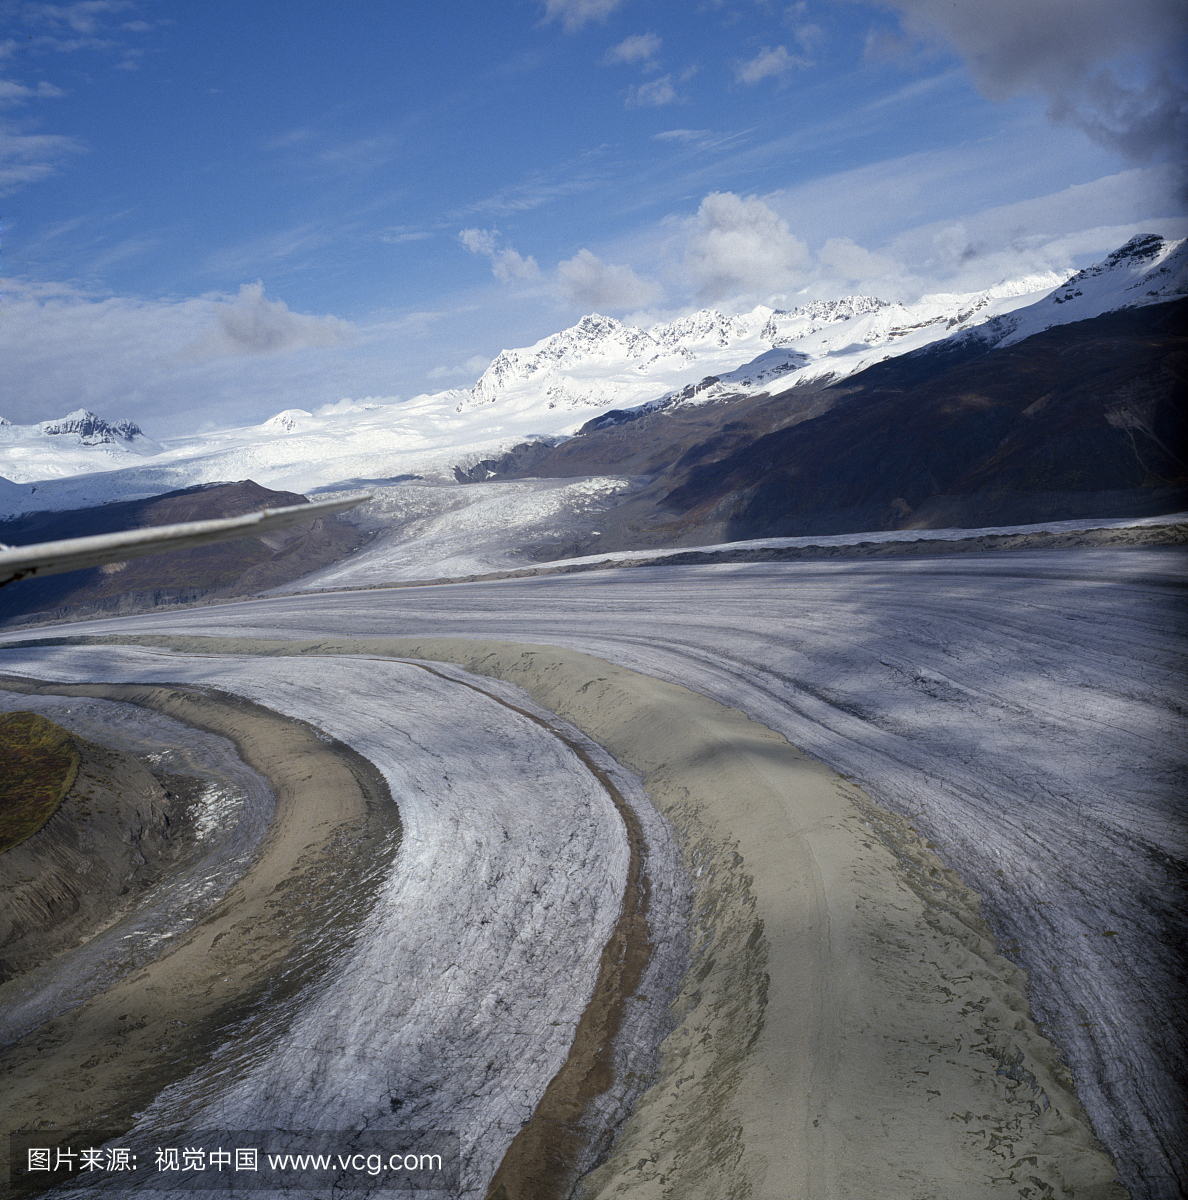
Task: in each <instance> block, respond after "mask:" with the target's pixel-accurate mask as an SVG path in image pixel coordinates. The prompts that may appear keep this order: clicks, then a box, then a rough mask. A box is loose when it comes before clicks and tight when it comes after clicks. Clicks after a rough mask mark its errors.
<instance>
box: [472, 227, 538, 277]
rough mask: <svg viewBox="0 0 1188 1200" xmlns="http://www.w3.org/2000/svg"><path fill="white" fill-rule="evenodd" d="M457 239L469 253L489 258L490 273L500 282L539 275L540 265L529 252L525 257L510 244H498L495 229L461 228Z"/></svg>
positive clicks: (497, 232) (497, 233) (497, 234)
mask: <svg viewBox="0 0 1188 1200" xmlns="http://www.w3.org/2000/svg"><path fill="white" fill-rule="evenodd" d="M458 241H459V242H461V243H462V245H463V246H465V247H466V249H467V250H469V251H470V253H471V254H481V255H483V256H485V257H486V258H489V259H490V260H491V274H492V275H494V276H495V278H496V279H498V280H500V282H502V283H510V282H511V281H512V280H513V279H536V278H538V277H539V276H540V267H539V266H537V264H536V259H535V258H533V257H532V255H531V254H530V255H528V257H527V258H525V257H523V256H522V255H521V254H520V252H519V251H518V250H513V249H512V247H511V246H502V247H501V246H500V245H499V231H498V230H497V229H463V230H461V231H460V232H459V234H458Z"/></svg>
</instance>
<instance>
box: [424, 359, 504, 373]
mask: <svg viewBox="0 0 1188 1200" xmlns="http://www.w3.org/2000/svg"><path fill="white" fill-rule="evenodd" d="M490 365H491V360H490V359H489V358H483V356H482V355H481V354H472V355H471V356H470V357H469V358H468V359H467V360H466V361H465V362H464V363H458V364H457V365H456V366H453V367H434V368H432V370H429V371H426V372H425V377H426V378H427V379H477V378H478V377H479V376H480V375H481V374H482V373H483V372H484V371H485V370H486V369H487V368H488V367H489V366H490Z"/></svg>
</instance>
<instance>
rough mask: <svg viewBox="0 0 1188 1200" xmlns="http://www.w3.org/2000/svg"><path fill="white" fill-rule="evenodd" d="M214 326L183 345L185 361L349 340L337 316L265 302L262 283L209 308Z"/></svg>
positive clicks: (345, 325)
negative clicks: (311, 313)
mask: <svg viewBox="0 0 1188 1200" xmlns="http://www.w3.org/2000/svg"><path fill="white" fill-rule="evenodd" d="M212 315H213V316H214V318H215V322H216V326H215V328H214V329H212V330H211V331H210V332H209V333H208V334H207V335H206V336H205V337H202V338H200V339H198V340H197V341H195V342H193V343H192V344H191V345H189V346H187V347H186V348H185V349H184V350H183V351H182V354H183V356H184V357H187V358H214V357H218V356H221V355H228V354H230V355H240V354H279V353H280V352H281V351H284V350H295V349H298V348H300V347H304V346H335V345H339V344H341V343H343V342H348V341H350V340H351V337H352V334H353V330H352V328H351V326H350V325H349V324H348V323H347V322H346V321H343V320H341V319H340V318H338V317H310V316H306V315H305V314H304V313H295V312H291V311H290V310H289V306H288V305H287V304H286V303H285V302H284V301H283V300H269V299H267V298H266V297H265V295H264V285H263V284H262V283H259V282H257V283H245V284H244V285H243V286H242V287H241V288H240V289H239V295H238V296H235V297H234V298H231V297H220V298H218V299H217V300H216V301H215V303H214V305H213V314H212Z"/></svg>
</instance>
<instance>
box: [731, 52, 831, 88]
mask: <svg viewBox="0 0 1188 1200" xmlns="http://www.w3.org/2000/svg"><path fill="white" fill-rule="evenodd" d="M809 66H812V63H810V62H809V61H808V59H806V58H802V57H801V56H800V55H798V54H789V53H788V51H787V49H786V48H785V47H784V46H777V47H776V48H775V49H774V50H773V49H771V47H769V46H764V47H763V49H762V50H760V51H759V53H758V54H756V55H755V57H754V58H752V59H749V60H748V61H747V62H740V63H736V64H735V68H734V75H735V78H736V79H737V80H738V81H739V83H758V82H759V81H760V80H761V79H768V78H770V77H775V78H780V77H781V76H783V75H786V74H787V73H788V72H789V71H791V70H792V68H793V67H809Z"/></svg>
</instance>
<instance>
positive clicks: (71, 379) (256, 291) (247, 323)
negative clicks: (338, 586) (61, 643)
mask: <svg viewBox="0 0 1188 1200" xmlns="http://www.w3.org/2000/svg"><path fill="white" fill-rule="evenodd" d="M5 293H6V294H5V320H4V321H2V322H0V361H3V362H4V364H5V369H4V372H3V373H2V374H0V413H3V414H4V416H6V417H8V418H9V419H10V420H12V421H15V422H18V423H21V424H28V423H31V422H35V421H40V420H45V419H46V418H48V417H57V416H61V415H62V414H63V413H67V412H70V411H71V410H73V409H76V408H79V407H80V406H81V407H83V408H90V409H92V410H94V411H95V412H98V413H101V414H103V415H104V416H106V417H109V418H111V419H116V418H129V419H131V420H134V421H136V422H137V423H138V424H139V425H141V427H142V428H143V429H144V430H145V431H146V433H148V434H149V435H150V436H154V437H157V436H168V435H169V434H171V433H178V432H182V431H188V430H193V429H195V428H197V427H198V426H199V425H201V424H203V423H205V424H206V425H207V427H214V426H220V425H244V424H251V423H254V422H255V421H259V420H263V419H264V418H265V417H267V416H269V415H271V414H272V413H274V412H277V411H278V410H280V409H282V408H294V407H299V408H305V409H309V410H311V411H312V410H314V409H316V408H317V407H318V406H319V405H321V404H324V403H325V402H326V401H327V400H329V399H331V398H335V397H338V396H344V395H362V394H366V393H368V392H370V393H375V394H379V393H381V392H391V391H393V390H395V389H393V388H392V387H391V383H392V364H393V361H398V360H399V359H400V349H398V348H397V345H396V344H394V342H393V338H392V336H384V337H383V340H382V342H381V343H380V344H378V345H375V346H374V348H372V344H373V343H374V342H375V339H376V336H377V335H376V334H375V333H373V332H371V331H367V333H366V334H365V332H364V331H363V330H357V329H356V328H355V327H354V326H352V325H349V324H348V323H347V322H346V321H341V320H338V319H337V318H335V317H313V316H305V315H304V314H301V313H295V312H291V311H290V310H289V309H288V307H287V306H286V305H284V304H283V303H281V302H279V301H271V302H270V301H268V300H266V299H264V297H263V295H262V289H260V288H259V286H258V285H250V286H249V287H247V288H244V289H241V290H240V292H239V294H238V295H222V294H210V295H205V296H194V297H190V298H187V299H182V300H141V299H135V298H132V297H127V296H104V295H97V294H93V293H87V292H84V291H80V290H79V289H78V288H75V287H72V286H70V285H68V284H50V283H40V284H38V283H27V282H24V281H21V280H11V281H6V283H5Z"/></svg>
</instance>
